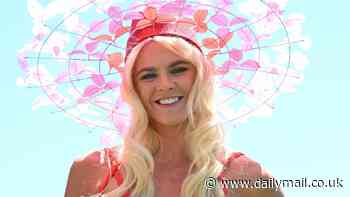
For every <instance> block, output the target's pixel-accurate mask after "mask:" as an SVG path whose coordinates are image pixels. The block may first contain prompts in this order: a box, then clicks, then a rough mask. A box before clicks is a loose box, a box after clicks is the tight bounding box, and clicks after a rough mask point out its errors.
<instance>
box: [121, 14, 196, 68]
mask: <svg viewBox="0 0 350 197" xmlns="http://www.w3.org/2000/svg"><path fill="white" fill-rule="evenodd" d="M193 27H195V24H193V23H191V22H190V21H186V20H176V18H175V17H168V18H163V20H157V21H156V20H154V21H150V20H145V19H135V20H133V21H132V23H131V28H130V36H129V38H128V41H127V48H126V53H125V61H126V59H127V57H128V55H129V53H130V52H131V50H132V49H133V48H134V47H135V46H136V45H137V44H139V43H140V42H142V41H143V40H145V39H146V38H149V37H152V36H175V37H180V38H182V39H184V40H186V41H187V42H189V43H191V44H192V45H194V46H196V47H197V48H198V49H199V51H201V52H202V53H203V51H202V49H201V47H200V46H199V44H198V42H197V41H196V40H194V39H193V38H194V37H195V34H196V32H195V31H194V30H193V29H194V28H193Z"/></svg>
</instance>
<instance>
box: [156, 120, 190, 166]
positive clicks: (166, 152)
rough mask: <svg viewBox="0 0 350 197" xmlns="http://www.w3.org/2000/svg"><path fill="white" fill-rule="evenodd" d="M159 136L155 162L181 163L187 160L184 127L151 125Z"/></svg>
mask: <svg viewBox="0 0 350 197" xmlns="http://www.w3.org/2000/svg"><path fill="white" fill-rule="evenodd" d="M153 127H154V129H155V130H156V132H157V133H158V136H159V143H160V144H159V145H160V146H159V150H158V152H157V153H156V154H155V156H154V159H155V162H156V163H160V164H168V165H172V164H173V165H181V164H183V163H184V162H186V163H187V162H188V157H187V153H186V147H185V146H186V143H185V138H184V128H183V126H182V125H177V126H167V125H160V124H156V125H154V126H153Z"/></svg>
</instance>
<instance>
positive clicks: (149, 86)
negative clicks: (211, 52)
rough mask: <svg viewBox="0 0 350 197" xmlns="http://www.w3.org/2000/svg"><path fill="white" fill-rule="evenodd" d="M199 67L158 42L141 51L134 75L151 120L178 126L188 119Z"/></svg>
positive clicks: (154, 122) (136, 87)
mask: <svg viewBox="0 0 350 197" xmlns="http://www.w3.org/2000/svg"><path fill="white" fill-rule="evenodd" d="M195 75H196V69H195V67H194V66H193V65H192V64H191V63H190V62H189V61H186V60H185V59H183V58H181V57H179V56H177V55H176V54H175V53H173V52H171V51H170V50H168V49H166V48H165V47H163V46H161V45H160V44H158V43H156V42H150V43H148V44H147V45H146V46H144V48H143V49H142V50H141V51H140V53H139V55H138V58H137V61H136V62H135V65H134V67H133V71H132V78H133V83H134V86H135V89H136V92H137V94H138V95H139V97H140V99H141V101H142V103H143V105H144V107H145V109H146V111H147V113H148V116H149V118H150V121H151V123H153V124H160V125H165V126H177V125H179V124H181V123H182V122H184V121H185V120H186V119H187V110H186V103H187V99H188V95H189V93H190V91H191V88H192V85H193V82H194V80H195Z"/></svg>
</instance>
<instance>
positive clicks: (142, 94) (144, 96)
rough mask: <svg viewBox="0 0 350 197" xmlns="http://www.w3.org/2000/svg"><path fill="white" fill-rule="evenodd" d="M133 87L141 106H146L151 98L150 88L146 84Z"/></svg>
mask: <svg viewBox="0 0 350 197" xmlns="http://www.w3.org/2000/svg"><path fill="white" fill-rule="evenodd" d="M135 87H136V91H137V94H138V96H139V98H140V100H141V101H142V104H143V105H144V106H145V105H148V104H149V102H150V97H151V87H150V86H149V85H147V84H137V85H136V86H135Z"/></svg>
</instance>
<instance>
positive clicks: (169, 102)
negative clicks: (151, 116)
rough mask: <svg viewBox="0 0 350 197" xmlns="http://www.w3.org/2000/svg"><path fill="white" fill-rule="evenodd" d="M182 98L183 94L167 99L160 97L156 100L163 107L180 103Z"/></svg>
mask: <svg viewBox="0 0 350 197" xmlns="http://www.w3.org/2000/svg"><path fill="white" fill-rule="evenodd" d="M182 99H183V96H174V97H169V98H165V99H158V100H156V101H155V103H157V105H158V106H161V107H172V106H174V105H176V104H178V103H179V102H180V101H181V100H182Z"/></svg>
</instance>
